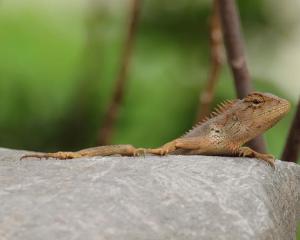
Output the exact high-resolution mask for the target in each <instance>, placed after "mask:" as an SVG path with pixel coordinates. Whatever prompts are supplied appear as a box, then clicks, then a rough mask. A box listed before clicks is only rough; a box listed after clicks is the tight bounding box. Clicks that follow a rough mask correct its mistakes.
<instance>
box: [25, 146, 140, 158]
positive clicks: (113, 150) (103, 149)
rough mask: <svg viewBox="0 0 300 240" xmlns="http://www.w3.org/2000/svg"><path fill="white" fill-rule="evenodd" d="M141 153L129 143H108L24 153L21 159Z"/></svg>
mask: <svg viewBox="0 0 300 240" xmlns="http://www.w3.org/2000/svg"><path fill="white" fill-rule="evenodd" d="M141 153H142V150H141V149H137V148H135V147H133V146H132V145H129V144H124V145H108V146H99V147H93V148H87V149H82V150H80V151H77V152H55V153H36V154H26V155H24V156H22V157H21V159H24V158H29V157H34V158H46V159H48V158H56V159H60V160H66V159H72V158H80V157H94V156H110V155H121V156H137V155H140V154H141Z"/></svg>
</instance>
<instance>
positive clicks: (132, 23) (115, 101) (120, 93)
mask: <svg viewBox="0 0 300 240" xmlns="http://www.w3.org/2000/svg"><path fill="white" fill-rule="evenodd" d="M139 13H140V0H132V9H131V13H130V20H129V25H128V32H127V36H126V40H125V43H124V49H123V55H122V58H121V64H120V69H119V73H118V76H117V82H116V87H115V92H114V93H113V97H112V99H111V102H110V104H109V107H108V110H107V112H106V114H105V117H104V121H103V125H102V127H101V129H100V133H99V137H98V143H99V144H100V145H106V144H108V143H109V142H110V141H111V137H112V134H113V130H114V125H115V122H116V120H117V116H118V113H119V109H120V105H121V103H122V100H123V97H124V88H125V84H126V80H127V73H128V66H129V63H130V57H131V54H132V48H133V44H134V40H135V36H136V31H137V24H138V19H139Z"/></svg>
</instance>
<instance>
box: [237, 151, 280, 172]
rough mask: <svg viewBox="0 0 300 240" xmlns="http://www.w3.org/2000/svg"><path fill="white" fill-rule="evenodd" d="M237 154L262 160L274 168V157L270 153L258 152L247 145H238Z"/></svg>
mask: <svg viewBox="0 0 300 240" xmlns="http://www.w3.org/2000/svg"><path fill="white" fill-rule="evenodd" d="M238 155H239V156H241V157H251V158H257V159H260V160H263V161H265V162H267V163H268V164H269V165H271V167H273V168H275V158H274V156H273V155H271V154H264V153H259V152H256V151H254V150H253V149H251V148H249V147H240V148H239V149H238Z"/></svg>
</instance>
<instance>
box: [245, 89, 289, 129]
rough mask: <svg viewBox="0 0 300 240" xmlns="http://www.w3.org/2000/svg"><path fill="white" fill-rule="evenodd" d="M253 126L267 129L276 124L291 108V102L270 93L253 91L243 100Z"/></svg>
mask: <svg viewBox="0 0 300 240" xmlns="http://www.w3.org/2000/svg"><path fill="white" fill-rule="evenodd" d="M242 101H243V102H244V103H245V105H246V106H245V107H246V108H245V111H247V112H248V114H245V116H246V115H248V118H251V120H252V123H251V128H257V129H260V130H261V131H265V130H267V129H269V128H271V127H272V126H274V125H275V124H276V123H277V122H278V121H279V120H280V119H281V118H282V117H283V116H284V115H286V114H287V113H288V111H289V110H290V103H289V102H288V101H287V100H285V99H283V98H280V97H277V96H275V95H273V94H270V93H260V92H253V93H250V94H249V95H247V96H246V97H245V98H244V99H243V100H242Z"/></svg>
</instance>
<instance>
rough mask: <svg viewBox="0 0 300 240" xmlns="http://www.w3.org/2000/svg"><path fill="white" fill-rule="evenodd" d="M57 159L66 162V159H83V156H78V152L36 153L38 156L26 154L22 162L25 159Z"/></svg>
mask: <svg viewBox="0 0 300 240" xmlns="http://www.w3.org/2000/svg"><path fill="white" fill-rule="evenodd" d="M32 157H33V158H40V159H42V158H45V159H48V158H56V159H59V160H66V159H72V158H79V157H82V156H81V154H78V153H76V152H55V153H36V154H25V155H23V156H22V157H21V158H20V160H23V159H25V158H32Z"/></svg>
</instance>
